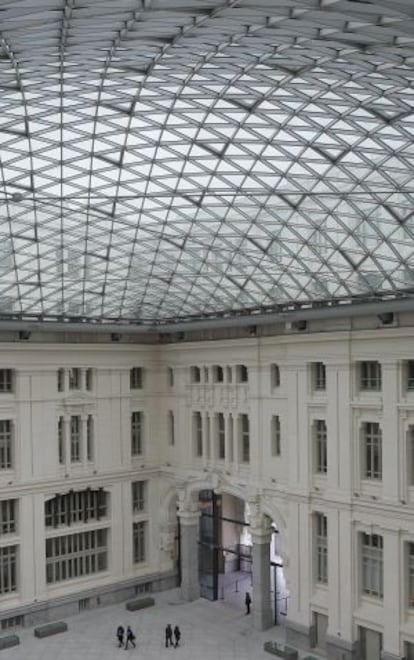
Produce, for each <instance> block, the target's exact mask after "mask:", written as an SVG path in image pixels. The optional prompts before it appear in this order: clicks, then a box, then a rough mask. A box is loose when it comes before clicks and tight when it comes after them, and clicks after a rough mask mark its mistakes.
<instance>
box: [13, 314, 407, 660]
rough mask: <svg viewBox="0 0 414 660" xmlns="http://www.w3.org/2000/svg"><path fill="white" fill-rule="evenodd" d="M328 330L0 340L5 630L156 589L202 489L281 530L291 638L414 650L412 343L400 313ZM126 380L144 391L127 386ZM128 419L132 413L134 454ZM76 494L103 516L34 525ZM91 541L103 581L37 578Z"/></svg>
mask: <svg viewBox="0 0 414 660" xmlns="http://www.w3.org/2000/svg"><path fill="white" fill-rule="evenodd" d="M336 325H337V327H335V323H331V324H329V323H327V324H325V325H323V323H322V322H321V323H320V324H319V327H318V328H315V329H316V330H317V331H315V332H308V331H306V330H305V331H304V332H294V331H292V332H280V334H277V333H276V334H274V335H273V336H270V333H269V336H266V337H265V336H262V337H254V336H252V337H250V338H244V339H227V340H215V341H193V342H182V343H176V344H163V345H139V344H133V343H128V344H122V343H119V344H117V343H105V344H104V343H101V342H98V341H96V342H91V341H89V343H82V342H80V343H59V342H57V341H50V342H49V343H46V342H41V341H39V342H36V343H35V342H26V343H22V342H20V343H18V342H4V343H3V344H1V345H0V380H1V377H2V372H3V376H4V375H5V372H4V370H9V369H10V370H12V379H13V383H12V388H11V389H12V391H11V392H8V391H4V392H1V393H0V422H1V420H3V421H4V422H10V423H11V457H12V466H11V468H10V467H7V466H6V467H3V468H2V467H0V499H1V501H4V500H15V502H16V504H15V506H16V510H15V518H16V524H15V526H14V527H13V525H12V526H11V528H10V526H9V528H7V525H6V526H5V525H3V527H2V530H3V532H4V533H2V534H0V551H1V550H2V549H4V548H7V547H14V548H16V562H17V563H16V585H15V588H12V589H7V588H6V589H5V593H3V594H2V595H0V619H5V618H7V617H10V616H12V615H13V616H18V615H20V614H24V613H25V612H26V611H35V608H36V606H39V603H43V604H47V603H49V602H54V603H62V602H64V601H65V599H66V601H69V600H70V599H71V598H72V600H76V599H77V598H78V596H79V598H78V599H82V598H83V597H84V596H85V594H86V595H90V594H98V596H97V597H99V593H101V592H102V593H104V592H105V590H107V591H108V590H109V591H110V590H111V588H112V587H114V585H118V586H119V585H125V588H126V589H127V588H128V587H129V585H136V584H138V583H140V582H142V583H145V581H146V580H152V579H154V576H155V577H156V576H158V577H159V579H160V580H161V582H160V588H162V585H163V584H164V583H163V582H162V579H164V577H165V579H166V580H167V581H166V582H165V584H168V576H171V575H173V574H174V571H175V561H176V547H175V533H176V504H177V503H179V504H180V506H181V508H182V511H185V510H188V511H190V509H191V507H190V508H189V507H188V506H186V505H185V502H186V501H188V498H189V497H190V496H191V495H194V494H196V493H197V492H198V490H199V489H201V488H203V487H210V488H213V489H216V490H221V491H222V492H228V493H231V494H234V495H237V496H238V497H240V498H242V499H244V500H246V501H248V502H249V503H250V506H251V509H252V519H253V523H252V527H253V528H254V526H255V522H254V521H255V515H256V519H257V521H258V522H257V529H256V531H255V533H256V534H258V533H259V532H260V527H261V525H262V521H263V516H265V517H266V518H268V519H270V520H271V521H273V522H274V523H275V525H276V526H277V528H278V530H279V535H280V541H281V554H282V556H283V559H284V565H285V575H286V578H287V580H288V585H289V590H290V601H289V608H288V621H287V626H288V631H289V629H291V631H293V632H291V635H292V639H293V638H295V639H296V641H298V642H299V643H301V644H303V645H306V644H308V643H311V642H312V641H313V642H315V641H318V640H315V635H316V637H318V635H319V636H321V635H322V629H323V628H324V626H325V625H326V619H325V618H324V617H328V619H327V630H326V631H323V635H325V634H326V639H324V640H323V643H324V644H325V642H326V643H327V645H328V648H331V655H330V657H334V654H335V652H336V651H335V649H336V648H342V649H348V650H347V653H348V655H346V657H347V658H348V657H354V656H353V654H354V653H355V642H357V641H358V640H361V636H362V637H363V636H364V635H365V630H366V629H368V631H374V632H378V633H380V634H381V636H382V638H381V641H382V648H383V651H384V654H385V657H387V658H392V657H397V658H398V657H402V656H403V655H404V653H405V652H406V648H407V647H406V646H405V644H406V643H407V642H408V643H411V644H414V556H413V555H414V440H413V437H414V434H413V432H412V429H414V383H411V382H410V374H411V369H412V368H413V365H414V341H413V339H414V332H413V327H412V324H411V320H410V318H408V317H407V319H406V321H405V325H404V324H403V323H400V325H399V326H398V327H397V326H395V327H380V325H378V327H374V325H373V324H370V323H368V322H367V324H366V327H363V323H362V322H360V328H359V329H358V327H355V324H354V327H353V328H351V327H345V325H346V324H344V325H343V327H341V325H340V324H338V323H337V324H336ZM369 325H371V327H368V326H369ZM411 361H413V364H412V363H411ZM272 365H275V366H272ZM378 365H380V366H379V369H378ZM276 366H277V367H278V369H276ZM134 367H140V368H141V370H142V371H141V373H140V374H139V375H140V377H142V382H141V383H140V384H139V383H138V384H139V385H141V386H139V387H136V388H135V387H133V388H132V389H131V380H130V377H131V369H133V368H134ZM194 367H197V368H198V369H195V370H194ZM60 369H63V372H60V376H59V375H58V372H59V370H60ZM73 369H75V370H79V371H75V373H73V371H71V370H73ZM276 371H277V372H278V374H277V377H276V376H275V374H276ZM6 375H7V374H6ZM413 375H414V372H413ZM279 377H280V379H279ZM59 378H61V379H63V380H61V382H63V388H62V385H60V386H59V384H58V380H59ZM73 378H75V380H76V379H78V380H76V387H75V388H72V389H71V379H73ZM59 388H60V389H63V391H58V389H59ZM6 390H7V387H6ZM133 412H140V413H142V416H141V417H140V419H139V423H140V424H141V428H140V430H139V433H140V437H139V443H141V446H140V447H138V449H139V451H138V452H137V453H136V455H134V456H133V455H132V454H131V414H132V413H133ZM218 415H222V417H220V419H219V418H218ZM246 415H247V416H248V428H247V430H246V428H245V427H244V426H243V425H244V421H243V420H244V419H246V418H245V417H243V416H246ZM74 417H76V418H79V422H73V421H71V420H73V418H74ZM275 417H277V418H278V421H277V426H278V430H277V435H278V437H277V440H276V439H275ZM60 418H62V422H61V423H62V428H63V429H65V430H64V431H63V435H62V437H61V438H60V440H59V419H60ZM88 418H92V422H91V421H89V422H88ZM322 421H323V422H324V424H321V423H320V422H322ZM78 423H79V429H77V424H78ZM72 424H73V427H72V426H71V425H72ZM89 424H90V425H91V426H90V427H89V426H88V425H89ZM197 424H198V426H197ZM0 427H1V423H0ZM219 427H220V428H219ZM1 428H3V436H4V435H5V436H7V425H6V426H4V427H1ZM88 428H89V431H88ZM324 428H325V430H326V434H325V438H326V441H324V432H323V429H324ZM71 429H72V431H73V433H72V431H71ZM91 429H92V430H91ZM220 429H221V431H220ZM88 433H89V434H90V435H91V436H92V437H89V440H88ZM220 433H221V436H220ZM77 434H78V435H77ZM243 434H244V436H245V437H244V438H243ZM246 434H247V437H248V446H247V445H246ZM72 436H73V437H72ZM5 442H7V437H6V439H4V437H0V444H1V443H3V445H4V443H5ZM88 443H89V445H88ZM324 443H325V444H324ZM3 445H2V446H3ZM324 447H325V449H324ZM246 449H248V452H247V454H246ZM324 451H325V454H324ZM72 452H74V453H73V454H72ZM76 452H78V453H76ZM1 456H4V453H3V454H1ZM72 458H75V459H76V460H74V461H73V460H71V459H72ZM2 460H3V459H2ZM139 481H143V482H145V490H144V491H143V492H142V491H140V497H141V499H142V498H143V500H144V501H141V502H140V503H139V502H138V503H136V506H135V508H134V507H133V506H132V495H131V492H132V486H131V484H132V483H133V482H139ZM88 488H89V489H91V490H94V491H95V490H96V491H97V490H99V489H101V490H103V491H104V492H105V493H106V497H107V507H106V509H105V511H104V515H103V516H102V517H101V518H99V516H98V518H96V517H94V515H93V514H90V515H91V517H90V518H88V515H89V514H85V516H86V518H84V519H81V520H79V519H77V520H75V521H72V522H71V523H70V524H69V526H65V525H62V524H61V523H60V522H58V523H56V521H55V523H56V524H55V525H51V526H49V527H46V525H45V502H46V501H47V500H50V499H53V498H54V497H55V496H56V495H57V494H60V495H61V496H62V495H65V494H67V493H69V492H70V491H74V492H80V491H85V490H86V489H88ZM136 498H138V499H140V498H139V497H138V495H136ZM62 501H63V500H62ZM183 502H184V505H183ZM71 506H72V505H71ZM73 506H75V505H73ZM255 511H256V514H255ZM5 515H6V514H5V513H4V511H3V518H4V516H5ZM82 515H83V514H82ZM183 515H184V514H183ZM188 515H190V513H189V514H188ZM191 515H192V514H191ZM318 516H319V518H318ZM321 516H322V518H321ZM81 517H82V516H81ZM78 518H79V517H78ZM59 520H61V519H59ZM3 522H4V521H3ZM134 524H135V526H134ZM318 524H319V527H318ZM321 525H322V526H321ZM97 530H106V532H104V538H105V541H104V543H105V546H106V550H105V551H106V559H105V560H104V563H103V566H104V568H101V569H100V570H99V571H96V572H93V573H92V574H91V573H89V574H87V575H85V574H80V575H77V576H72V574H71V576H68V574H67V573H64V579H58V580H56V581H52V582H50V581H49V582H48V579H47V575H46V559H45V539H50V538H55V537H58V536H62V535H68V534H70V535H76V534H83V533H84V532H85V531H88V532H89V531H91V532H94V533H95V532H96V531H97ZM134 530H135V531H134ZM140 530H141V531H140ZM141 532H142V536H141V540H140V539H139V538H138V537H139V534H140V533H141ZM134 534H136V536H137V540H136V545H135V541H134V538H135V537H134V538H133V535H134ZM324 534H326V539H324V538H323V535H324ZM88 538H89V537H88ZM90 538H92V537H90ZM94 538H95V537H94ZM142 539H143V540H142ZM94 542H95V541H94ZM74 543H75V541H74ZM88 543H90V541H88ZM142 543H144V549H142ZM140 544H141V545H140ZM410 544H412V545H410ZM71 552H75V551H73V550H71ZM82 553H83V554H84V549H83V546H82V548H81V551H80V554H82ZM134 553H137V554H136V555H135V561H134ZM140 553H141V554H140ZM6 555H7V551H6V553H5V555H4V557H3V562H5V563H7V561H8V559H7V556H6ZM5 557H6V558H5ZM410 557H411V559H410ZM79 561H80V562H81V563H82V560H79ZM93 561H95V560H93ZM105 562H106V564H105ZM325 563H326V566H325ZM79 565H80V564H79ZM68 566H69V564H68ZM105 566H106V568H105ZM88 567H89V568H90V565H89V564H88ZM89 568H87V569H85V568H82V569H79V566H78V565H76V566H75V565H74V566H71V567H70V569H69V568H68V567H66V568H65V569H64V570H65V571H66V570H68V571H69V570H70V571H73V572H74V573H76V572H79V571H80V572H81V573H82V571H85V570H87V571H89ZM95 568H96V566H95V565H94V569H95ZM325 569H326V570H325ZM59 570H60V569H59ZM59 575H60V573H59ZM59 575H58V577H59ZM60 577H62V576H61V575H60ZM129 593H130V592H128V594H129ZM125 594H127V592H125ZM318 617H319V618H318ZM318 626H320V628H318ZM319 642H322V640H321V639H319ZM338 657H341V656H338ZM344 657H345V656H344Z"/></svg>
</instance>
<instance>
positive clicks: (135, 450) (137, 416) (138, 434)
mask: <svg viewBox="0 0 414 660" xmlns="http://www.w3.org/2000/svg"><path fill="white" fill-rule="evenodd" d="M142 435H143V413H142V412H141V411H135V412H133V413H132V414H131V454H132V456H140V455H141V454H142Z"/></svg>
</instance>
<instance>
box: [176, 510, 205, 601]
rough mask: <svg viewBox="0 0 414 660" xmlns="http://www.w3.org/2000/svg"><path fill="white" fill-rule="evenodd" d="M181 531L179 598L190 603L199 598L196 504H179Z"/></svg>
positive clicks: (197, 512)
mask: <svg viewBox="0 0 414 660" xmlns="http://www.w3.org/2000/svg"><path fill="white" fill-rule="evenodd" d="M178 517H179V519H180V530H181V597H182V599H183V600H186V601H192V600H196V599H197V598H200V582H199V575H198V535H199V519H200V512H199V510H198V505H197V503H196V502H191V504H188V503H186V504H184V503H182V502H180V508H179V511H178Z"/></svg>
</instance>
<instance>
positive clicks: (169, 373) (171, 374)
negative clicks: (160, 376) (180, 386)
mask: <svg viewBox="0 0 414 660" xmlns="http://www.w3.org/2000/svg"><path fill="white" fill-rule="evenodd" d="M167 383H168V387H174V369H172V367H168V368H167Z"/></svg>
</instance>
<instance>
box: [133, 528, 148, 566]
mask: <svg viewBox="0 0 414 660" xmlns="http://www.w3.org/2000/svg"><path fill="white" fill-rule="evenodd" d="M146 528H147V522H146V521H145V520H143V521H141V522H134V523H133V524H132V544H133V561H134V564H138V563H140V562H143V561H145V559H146Z"/></svg>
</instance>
